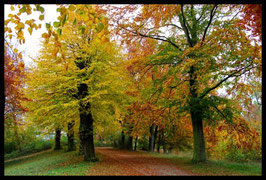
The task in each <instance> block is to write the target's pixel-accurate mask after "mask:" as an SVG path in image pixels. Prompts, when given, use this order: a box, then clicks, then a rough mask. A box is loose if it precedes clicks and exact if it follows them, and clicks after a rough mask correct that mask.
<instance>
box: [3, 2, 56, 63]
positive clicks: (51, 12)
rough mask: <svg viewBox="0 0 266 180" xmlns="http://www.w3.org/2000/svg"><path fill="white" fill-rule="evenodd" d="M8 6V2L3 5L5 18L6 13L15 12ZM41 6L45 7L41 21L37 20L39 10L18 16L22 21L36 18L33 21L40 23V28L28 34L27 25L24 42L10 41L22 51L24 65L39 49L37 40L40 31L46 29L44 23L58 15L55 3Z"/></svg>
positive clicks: (40, 33) (38, 40)
mask: <svg viewBox="0 0 266 180" xmlns="http://www.w3.org/2000/svg"><path fill="white" fill-rule="evenodd" d="M10 6H11V5H8V4H5V6H4V15H5V19H7V17H8V14H10V13H11V14H14V13H16V11H11V10H10ZM33 6H34V5H33ZM42 7H44V9H45V12H44V20H43V21H40V20H39V15H40V12H35V11H33V12H32V14H31V15H30V16H28V15H27V14H26V13H25V14H21V16H20V18H21V21H22V22H25V21H26V20H28V19H35V20H36V21H35V23H36V24H37V25H38V24H42V28H41V29H38V30H37V31H36V30H33V31H32V35H30V34H29V32H28V30H27V28H28V27H27V26H26V27H25V29H24V36H25V40H26V41H25V44H22V45H20V44H19V43H18V42H16V41H12V44H13V45H14V46H15V47H16V48H17V49H18V50H19V51H21V52H22V54H23V59H24V62H25V64H26V65H29V63H30V62H31V58H30V57H33V58H34V57H36V55H37V53H38V51H39V49H40V46H39V42H40V39H42V37H41V35H42V33H44V32H45V31H46V28H45V23H49V22H53V21H56V20H57V17H58V15H59V13H58V12H56V8H57V6H56V5H55V4H45V5H42ZM12 40H13V39H12ZM14 40H15V39H14Z"/></svg>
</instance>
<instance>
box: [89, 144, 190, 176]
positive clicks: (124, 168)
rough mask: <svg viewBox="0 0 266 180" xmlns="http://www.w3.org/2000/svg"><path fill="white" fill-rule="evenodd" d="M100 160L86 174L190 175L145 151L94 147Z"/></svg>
mask: <svg viewBox="0 0 266 180" xmlns="http://www.w3.org/2000/svg"><path fill="white" fill-rule="evenodd" d="M96 154H98V155H100V156H101V160H100V161H99V162H97V163H95V166H93V167H92V168H90V170H89V171H88V174H87V175H144V176H145V175H148V176H151V175H161V176H167V175H192V174H191V173H188V172H185V171H183V170H181V169H179V168H178V167H177V166H176V165H175V164H173V163H171V162H170V161H169V160H167V159H163V158H157V157H153V156H151V155H149V154H147V153H145V152H139V151H138V152H135V151H127V150H118V149H113V148H102V147H101V148H96Z"/></svg>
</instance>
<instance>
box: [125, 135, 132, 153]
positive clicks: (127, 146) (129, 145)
mask: <svg viewBox="0 0 266 180" xmlns="http://www.w3.org/2000/svg"><path fill="white" fill-rule="evenodd" d="M126 149H127V150H130V151H132V150H133V138H132V136H128V141H127V144H126Z"/></svg>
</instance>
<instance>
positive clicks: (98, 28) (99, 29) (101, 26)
mask: <svg viewBox="0 0 266 180" xmlns="http://www.w3.org/2000/svg"><path fill="white" fill-rule="evenodd" d="M103 28H104V25H103V23H101V22H100V23H99V24H97V27H96V29H97V31H101V30H102V29H103Z"/></svg>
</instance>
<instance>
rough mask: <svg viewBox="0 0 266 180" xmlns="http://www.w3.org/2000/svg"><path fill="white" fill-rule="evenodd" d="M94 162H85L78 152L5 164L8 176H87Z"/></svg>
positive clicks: (57, 152) (49, 153) (40, 156)
mask: <svg viewBox="0 0 266 180" xmlns="http://www.w3.org/2000/svg"><path fill="white" fill-rule="evenodd" d="M91 166H93V163H92V162H84V161H83V158H82V157H81V156H78V155H77V154H76V152H64V150H59V151H50V152H45V153H42V154H38V155H36V156H33V157H28V158H25V159H19V160H14V161H11V162H7V163H5V167H4V174H5V175H6V176H8V175H48V176H50V175H51V176H53V175H77V176H78V175H86V172H87V170H88V168H90V167H91Z"/></svg>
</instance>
